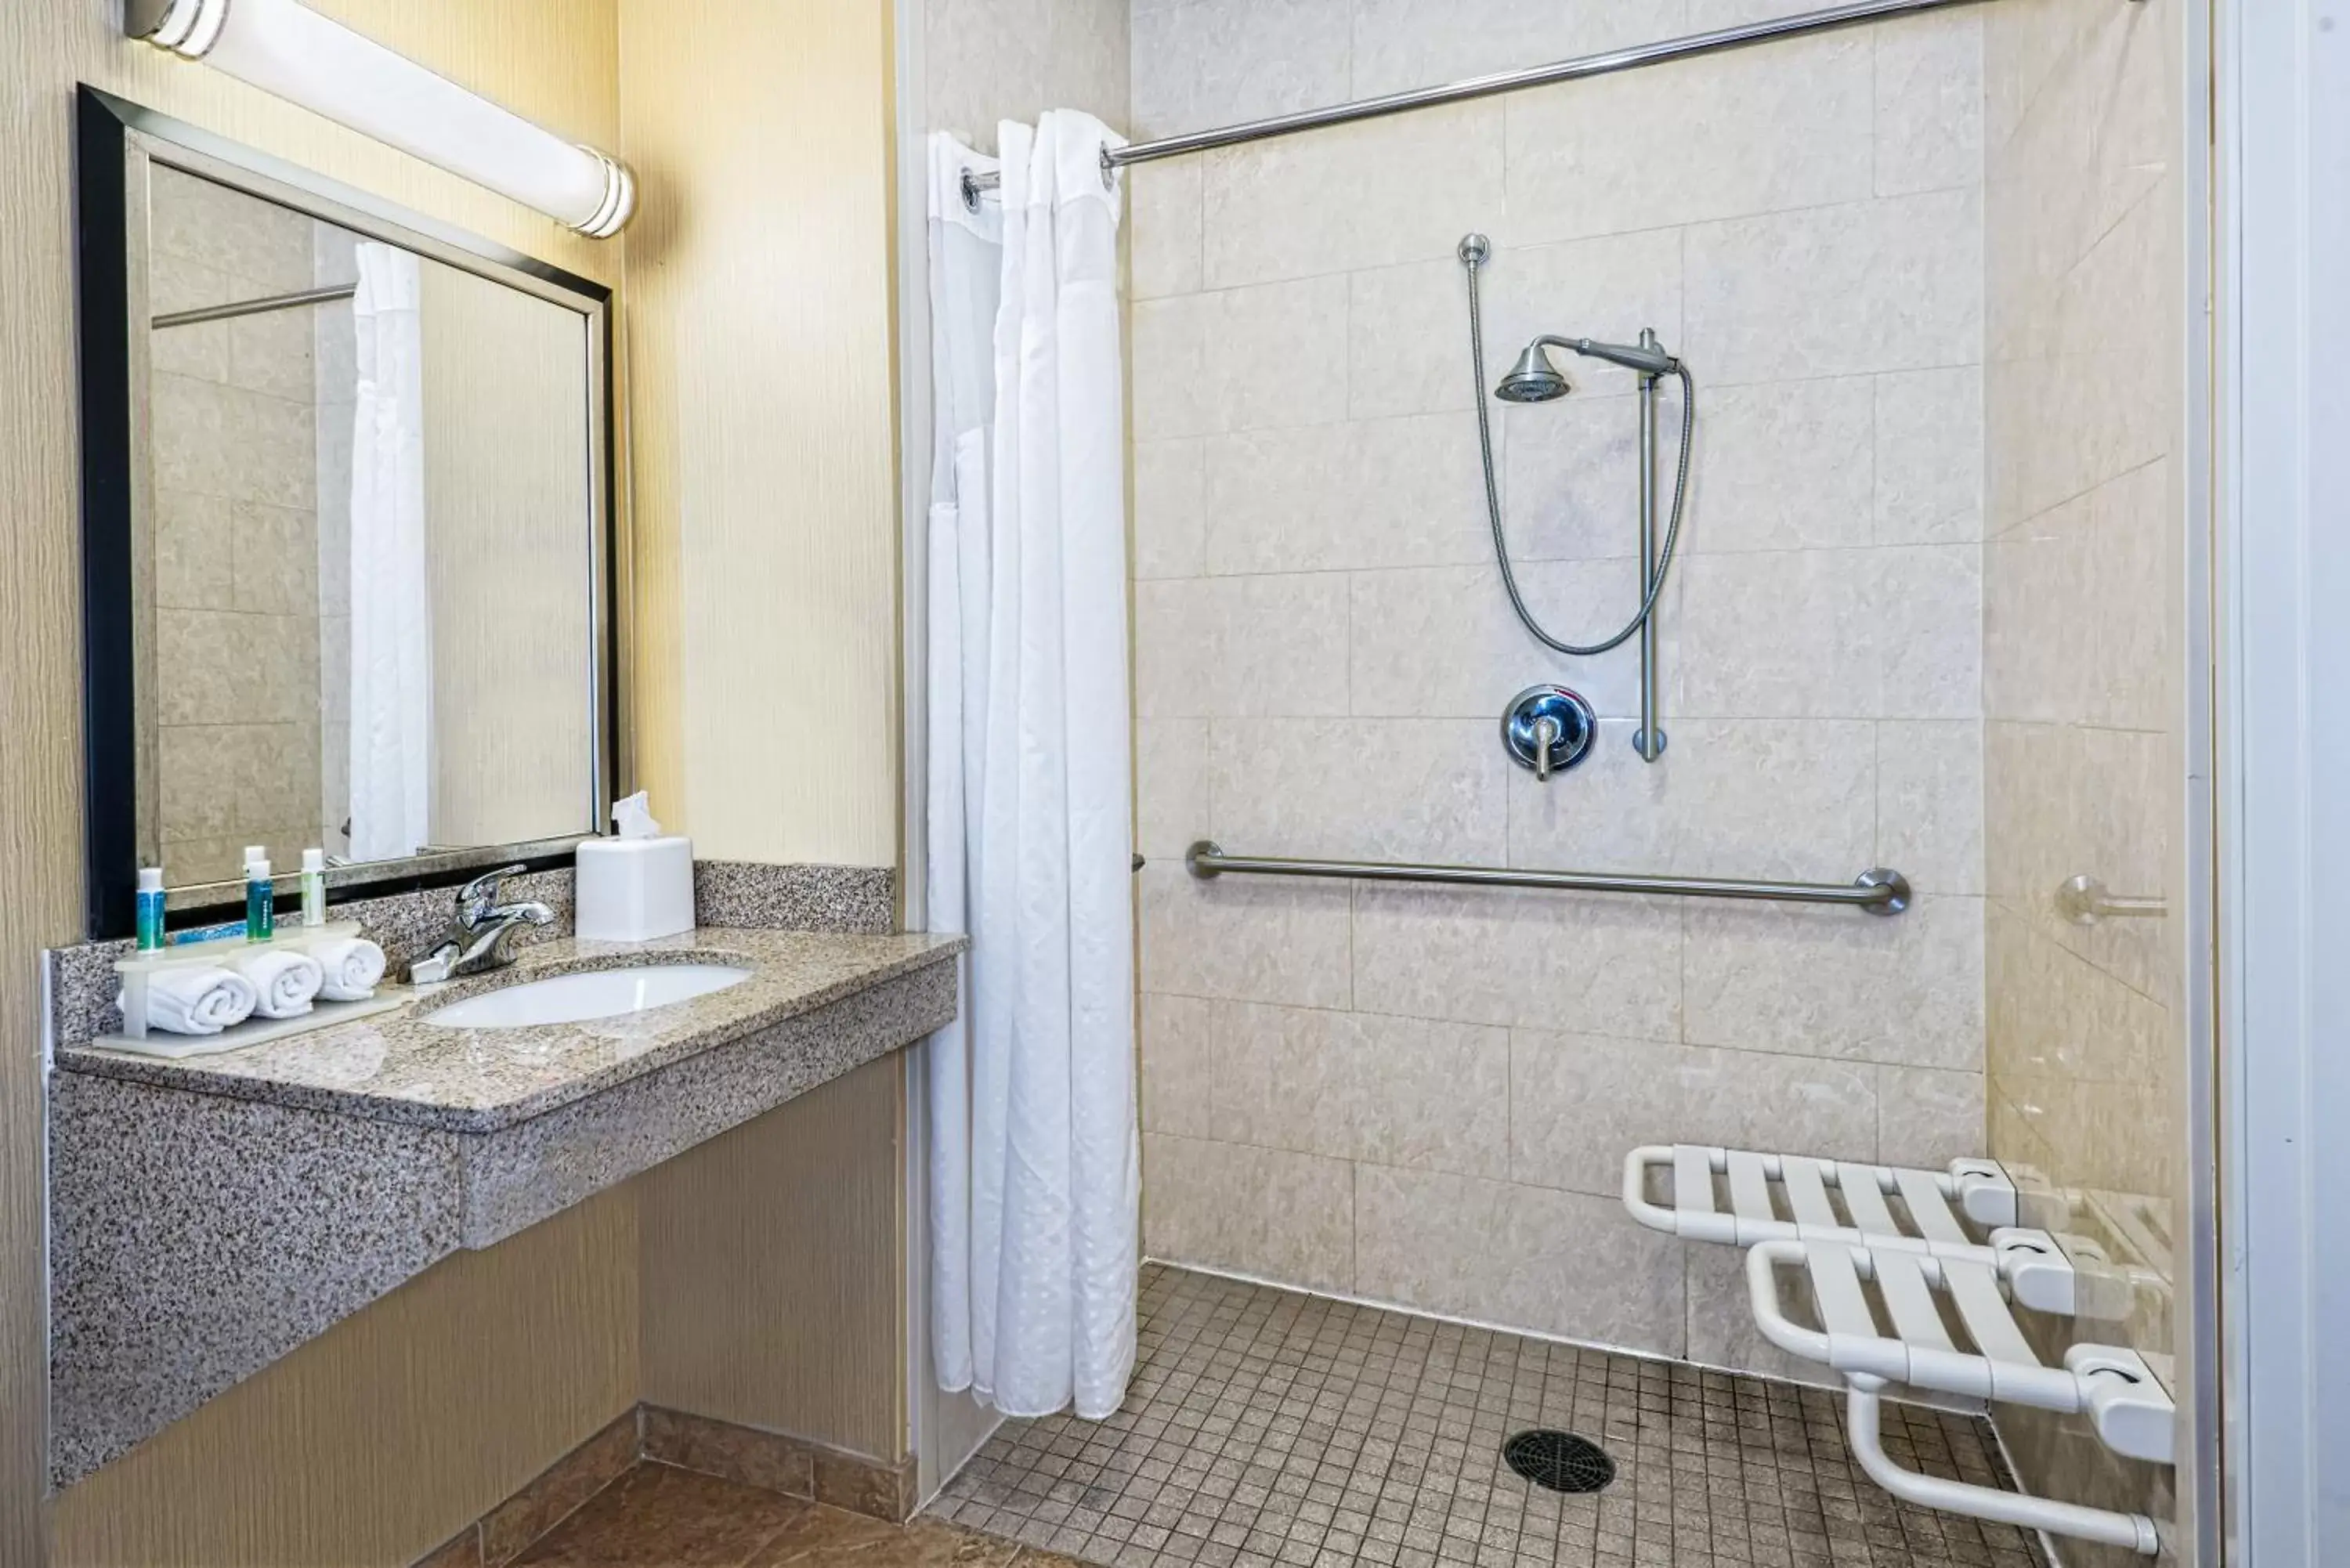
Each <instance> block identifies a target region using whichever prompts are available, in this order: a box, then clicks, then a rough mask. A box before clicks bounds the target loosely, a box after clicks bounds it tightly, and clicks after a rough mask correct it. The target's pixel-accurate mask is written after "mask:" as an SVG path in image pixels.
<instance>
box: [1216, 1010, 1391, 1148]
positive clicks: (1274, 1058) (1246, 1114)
mask: <svg viewBox="0 0 2350 1568" xmlns="http://www.w3.org/2000/svg"><path fill="white" fill-rule="evenodd" d="M1362 1052H1363V1042H1362V1028H1361V1023H1360V1021H1359V1019H1358V1017H1357V1014H1355V1013H1351V1012H1330V1011H1328V1010H1326V1009H1318V1008H1305V1007H1268V1006H1264V1005H1263V1004H1261V1003H1255V1002H1216V1003H1214V1004H1213V1008H1212V1010H1211V1016H1210V1023H1209V1055H1210V1059H1211V1063H1212V1064H1213V1065H1212V1067H1211V1075H1212V1077H1213V1080H1214V1084H1215V1092H1214V1110H1213V1113H1212V1115H1211V1117H1210V1120H1209V1132H1210V1136H1211V1137H1214V1138H1216V1139H1217V1140H1218V1141H1219V1142H1222V1143H1227V1144H1250V1145H1253V1146H1254V1147H1258V1148H1280V1149H1288V1150H1291V1151H1293V1152H1295V1153H1298V1154H1319V1155H1326V1156H1328V1157H1330V1158H1333V1159H1347V1158H1353V1155H1354V1152H1355V1094H1354V1086H1355V1064H1356V1060H1357V1057H1359V1056H1360V1055H1361V1054H1362Z"/></svg>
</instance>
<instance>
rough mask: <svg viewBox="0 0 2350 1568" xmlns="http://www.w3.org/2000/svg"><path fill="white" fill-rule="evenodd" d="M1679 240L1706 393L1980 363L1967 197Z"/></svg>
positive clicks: (1805, 214) (1974, 231)
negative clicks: (1715, 389)
mask: <svg viewBox="0 0 2350 1568" xmlns="http://www.w3.org/2000/svg"><path fill="white" fill-rule="evenodd" d="M1749 58H1755V59H1761V58H1765V56H1763V55H1760V54H1757V55H1751V56H1749ZM1684 244H1685V249H1684V251H1683V261H1682V265H1683V268H1684V285H1683V286H1684V287H1685V289H1686V290H1687V294H1686V297H1685V303H1684V306H1683V308H1684V311H1685V321H1684V325H1683V328H1682V333H1683V337H1684V339H1685V346H1684V348H1683V350H1682V351H1683V352H1684V353H1685V354H1686V355H1687V356H1688V357H1689V359H1690V363H1691V364H1692V365H1696V366H1702V367H1703V368H1704V369H1705V373H1706V377H1707V380H1708V383H1709V384H1710V385H1713V386H1727V385H1731V384H1733V383H1736V382H1741V381H1767V380H1773V379H1784V378H1790V377H1802V376H1843V375H1853V374H1856V373H1860V372H1864V371H1872V370H1909V369H1929V368H1933V367H1937V366H1949V365H1967V364H1973V363H1976V362H1978V361H1979V360H1980V359H1981V356H1982V211H1981V201H1980V199H1979V196H1978V194H1977V192H1973V191H1950V192H1934V193H1931V194H1928V195H1921V196H1903V197H1897V198H1892V199H1888V200H1884V201H1871V202H1849V203H1846V204H1845V205H1841V206H1824V207H1811V208H1806V209H1804V210H1803V211H1800V212H1788V213H1773V214H1770V215H1768V216H1763V217H1753V218H1738V219H1733V220H1731V221H1729V222H1726V223H1698V224H1695V225H1693V226H1691V227H1690V230H1689V231H1688V234H1687V236H1686V239H1685V241H1684Z"/></svg>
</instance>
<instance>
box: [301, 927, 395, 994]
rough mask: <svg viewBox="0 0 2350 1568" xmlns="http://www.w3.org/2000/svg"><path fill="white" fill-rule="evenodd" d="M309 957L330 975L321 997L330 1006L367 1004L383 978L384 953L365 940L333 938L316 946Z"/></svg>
mask: <svg viewBox="0 0 2350 1568" xmlns="http://www.w3.org/2000/svg"><path fill="white" fill-rule="evenodd" d="M310 956H311V957H312V958H314V959H317V961H318V962H319V964H320V965H321V966H323V967H324V968H325V970H326V971H327V983H326V984H325V985H324V986H322V987H320V988H319V992H318V994H319V995H321V996H323V997H325V998H326V999H327V1000H328V1002H365V1001H366V1000H367V999H368V998H369V997H370V996H373V995H374V994H375V987H376V982H377V981H380V980H381V979H382V978H383V950H382V949H381V948H380V947H378V946H376V945H375V944H374V943H373V942H371V941H369V940H367V939H366V938H365V937H331V938H328V940H325V941H323V942H317V943H314V944H313V945H312V946H311V949H310Z"/></svg>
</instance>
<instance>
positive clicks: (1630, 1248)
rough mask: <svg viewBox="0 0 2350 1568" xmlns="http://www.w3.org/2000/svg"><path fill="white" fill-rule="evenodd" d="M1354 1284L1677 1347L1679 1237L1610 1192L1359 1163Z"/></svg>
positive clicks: (1579, 1334)
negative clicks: (1641, 1219)
mask: <svg viewBox="0 0 2350 1568" xmlns="http://www.w3.org/2000/svg"><path fill="white" fill-rule="evenodd" d="M1355 1199H1356V1238H1355V1246H1356V1257H1355V1288H1356V1291H1357V1293H1358V1294H1360V1295H1363V1296H1365V1297H1367V1298H1368V1299H1370V1300H1372V1301H1380V1302H1393V1303H1398V1304H1399V1305H1403V1306H1409V1307H1418V1308H1420V1309H1422V1310H1424V1311H1429V1312H1436V1313H1443V1314H1450V1315H1453V1316H1459V1317H1471V1318H1476V1319H1479V1320H1481V1321H1486V1322H1501V1323H1506V1324H1516V1325H1520V1326H1523V1327H1525V1328H1529V1329H1532V1330H1534V1332H1536V1333H1538V1334H1561V1335H1565V1336H1569V1337H1572V1338H1575V1339H1578V1340H1583V1341H1586V1342H1587V1343H1596V1344H1600V1345H1615V1346H1619V1347H1622V1348H1624V1349H1628V1350H1645V1351H1652V1352H1655V1353H1657V1354H1659V1355H1679V1354H1681V1351H1682V1349H1683V1345H1684V1327H1683V1320H1684V1310H1685V1303H1684V1297H1683V1294H1682V1283H1681V1268H1682V1251H1683V1244H1682V1243H1681V1242H1679V1241H1676V1240H1675V1239H1674V1238H1672V1237H1669V1236H1663V1235H1659V1234H1658V1233H1657V1232H1656V1231H1648V1230H1645V1229H1643V1228H1642V1227H1640V1226H1639V1225H1637V1224H1635V1223H1634V1222H1633V1221H1632V1220H1631V1218H1630V1217H1629V1216H1628V1215H1627V1214H1626V1213H1625V1212H1624V1210H1623V1206H1622V1205H1621V1204H1620V1203H1619V1202H1617V1201H1616V1200H1615V1199H1605V1198H1591V1197H1586V1196H1585V1195H1583V1194H1581V1193H1575V1192H1559V1191H1552V1190H1548V1189H1542V1188H1534V1187H1518V1186H1513V1185H1511V1184H1510V1183H1507V1182H1500V1181H1481V1180H1478V1179H1474V1178H1471V1177H1463V1176H1448V1175H1440V1174H1437V1173H1434V1172H1429V1171H1409V1170H1395V1169H1390V1168H1388V1167H1386V1166H1378V1165H1363V1166H1357V1168H1356V1192H1355Z"/></svg>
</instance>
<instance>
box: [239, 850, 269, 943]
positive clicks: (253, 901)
mask: <svg viewBox="0 0 2350 1568" xmlns="http://www.w3.org/2000/svg"><path fill="white" fill-rule="evenodd" d="M276 934H277V887H276V883H274V882H273V881H271V880H270V877H269V862H268V861H266V860H248V861H246V862H245V863H244V940H246V941H249V942H265V941H267V940H269V939H270V938H271V937H273V936H275V935H276Z"/></svg>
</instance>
